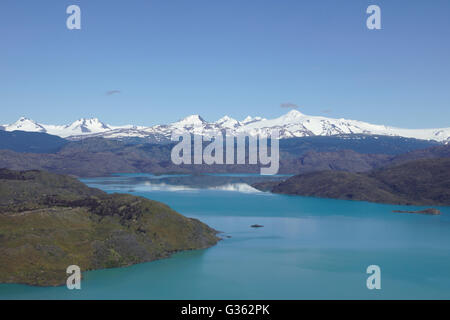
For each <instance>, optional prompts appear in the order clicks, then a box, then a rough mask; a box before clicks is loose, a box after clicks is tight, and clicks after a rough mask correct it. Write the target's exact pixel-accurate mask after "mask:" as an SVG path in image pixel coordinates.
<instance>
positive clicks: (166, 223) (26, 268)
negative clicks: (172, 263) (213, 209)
mask: <svg viewBox="0 0 450 320" xmlns="http://www.w3.org/2000/svg"><path fill="white" fill-rule="evenodd" d="M216 233H217V232H216V231H215V230H213V229H211V228H210V227H208V226H207V225H205V224H203V223H202V222H200V221H198V220H196V219H189V218H186V217H184V216H182V215H180V214H179V213H177V212H175V211H173V210H172V209H170V208H169V207H168V206H166V205H164V204H162V203H159V202H156V201H152V200H148V199H145V198H141V197H135V196H131V195H126V194H106V193H104V192H103V191H101V190H98V189H92V188H89V187H87V186H85V185H84V184H83V183H81V182H79V181H78V180H76V179H74V178H71V177H69V176H62V175H56V174H51V173H47V172H42V171H11V170H5V169H3V170H0V257H1V259H0V283H22V284H30V285H38V286H56V285H62V284H64V283H65V281H66V279H67V274H66V268H67V267H68V266H70V265H78V266H79V267H80V268H81V270H82V271H87V270H93V269H102V268H112V267H122V266H129V265H132V264H136V263H141V262H146V261H152V260H157V259H162V258H166V257H168V256H170V255H171V254H172V253H174V252H177V251H182V250H193V249H201V248H207V247H210V246H212V245H214V244H216V243H217V241H218V240H219V239H218V238H217V237H216Z"/></svg>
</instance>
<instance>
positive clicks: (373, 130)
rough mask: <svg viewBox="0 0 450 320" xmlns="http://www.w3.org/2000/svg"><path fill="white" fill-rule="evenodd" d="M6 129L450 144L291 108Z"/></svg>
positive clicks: (449, 136) (443, 134)
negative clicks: (208, 117)
mask: <svg viewBox="0 0 450 320" xmlns="http://www.w3.org/2000/svg"><path fill="white" fill-rule="evenodd" d="M3 129H4V130H6V131H14V130H21V131H34V132H46V133H49V134H53V135H58V136H60V137H63V138H69V139H74V140H76V139H81V138H84V137H104V138H111V139H124V138H146V139H148V140H149V141H152V142H167V141H170V138H171V135H172V133H173V132H176V133H181V132H189V133H191V134H197V135H204V136H211V135H213V134H217V133H220V132H225V131H226V132H228V133H229V134H232V135H239V134H246V135H251V136H256V135H264V136H267V135H270V134H271V132H272V130H274V129H277V130H279V134H280V138H282V139H283V138H292V137H305V136H331V135H339V134H371V135H387V136H400V137H406V138H416V139H423V140H436V141H440V142H445V143H450V127H449V128H440V129H401V128H395V127H388V126H384V125H375V124H370V123H367V122H362V121H357V120H346V119H333V118H327V117H319V116H308V115H304V114H303V113H301V112H299V111H297V110H292V111H290V112H288V113H287V114H285V115H283V116H281V117H279V118H275V119H264V118H261V117H250V116H249V117H247V118H245V119H244V120H242V121H238V120H236V119H233V118H231V117H229V116H225V117H223V118H221V119H219V120H217V121H215V122H207V121H205V120H204V119H203V118H202V117H200V116H199V115H191V116H188V117H186V118H184V119H181V120H179V121H177V122H174V123H171V124H167V125H156V126H152V127H144V126H131V125H129V126H120V127H117V126H111V125H107V124H105V123H103V122H101V121H100V120H98V119H80V120H77V121H75V122H74V123H72V124H70V125H63V126H55V125H45V124H39V123H36V122H35V121H33V120H30V119H27V118H20V119H19V120H18V121H17V122H15V123H13V124H11V125H5V126H4V128H3Z"/></svg>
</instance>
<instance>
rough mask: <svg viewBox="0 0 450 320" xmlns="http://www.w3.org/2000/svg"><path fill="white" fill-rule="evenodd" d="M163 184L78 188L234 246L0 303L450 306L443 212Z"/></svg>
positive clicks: (136, 179)
mask: <svg viewBox="0 0 450 320" xmlns="http://www.w3.org/2000/svg"><path fill="white" fill-rule="evenodd" d="M166 177H167V176H163V177H153V176H151V175H144V174H143V175H136V174H129V175H117V176H113V177H107V178H95V179H83V180H82V181H83V182H85V183H87V184H88V185H89V186H92V187H97V188H101V189H103V190H105V191H107V192H122V193H123V192H128V193H132V194H135V195H139V196H144V197H148V198H150V199H153V200H158V201H162V202H164V203H166V204H168V205H170V206H171V207H172V208H173V209H175V210H177V211H178V212H180V213H182V214H183V215H186V216H188V217H194V218H198V219H200V220H201V221H203V222H205V223H207V224H208V225H210V226H211V227H213V228H215V229H217V230H220V231H223V232H224V234H223V235H226V236H231V238H225V239H224V240H223V241H221V242H219V244H217V245H216V246H214V247H212V248H209V249H206V250H198V251H191V252H182V253H179V254H176V255H174V256H172V257H171V258H169V259H165V260H160V261H154V262H149V263H143V264H139V265H134V266H131V267H127V268H118V269H109V270H97V271H91V272H86V273H84V279H83V281H82V289H81V290H78V291H69V290H68V289H67V288H66V287H57V288H37V287H30V286H24V285H9V284H8V285H0V299H450V250H449V249H450V208H439V209H440V210H441V211H442V213H443V214H442V215H440V216H426V215H418V214H401V213H393V212H392V210H402V209H403V210H405V209H406V210H417V209H422V208H423V207H404V206H393V205H382V204H373V203H366V202H353V201H342V200H331V199H318V198H306V197H296V196H285V195H274V194H269V193H264V192H259V191H256V190H254V189H253V188H251V187H250V186H249V185H247V184H244V183H241V182H239V183H234V184H233V183H228V184H225V185H223V186H214V187H208V186H205V187H204V188H198V187H191V186H189V185H183V184H180V183H178V184H169V183H166V182H161V181H163V179H164V178H166ZM172 177H173V176H172ZM179 178H180V179H181V180H180V181H182V179H189V177H186V176H179ZM158 180H159V181H158ZM253 224H260V225H264V228H259V229H253V228H251V227H250V226H251V225H253ZM370 265H378V266H380V268H381V290H369V289H367V286H366V280H367V278H368V276H369V275H368V274H367V273H366V269H367V267H368V266H370Z"/></svg>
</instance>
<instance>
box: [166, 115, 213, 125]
mask: <svg viewBox="0 0 450 320" xmlns="http://www.w3.org/2000/svg"><path fill="white" fill-rule="evenodd" d="M204 123H206V121H205V120H203V118H202V117H200V116H199V115H198V114H193V115H190V116H187V117H186V118H184V119H181V120H179V121H177V122H175V123H174V125H181V126H188V125H202V124H204Z"/></svg>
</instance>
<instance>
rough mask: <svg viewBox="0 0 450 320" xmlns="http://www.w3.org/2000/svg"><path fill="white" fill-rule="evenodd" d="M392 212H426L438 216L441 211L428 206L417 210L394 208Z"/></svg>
mask: <svg viewBox="0 0 450 320" xmlns="http://www.w3.org/2000/svg"><path fill="white" fill-rule="evenodd" d="M392 212H395V213H417V214H428V215H432V216H438V215H440V214H441V211H439V210H438V209H434V208H429V209H425V210H418V211H404V210H394V211H392Z"/></svg>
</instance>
